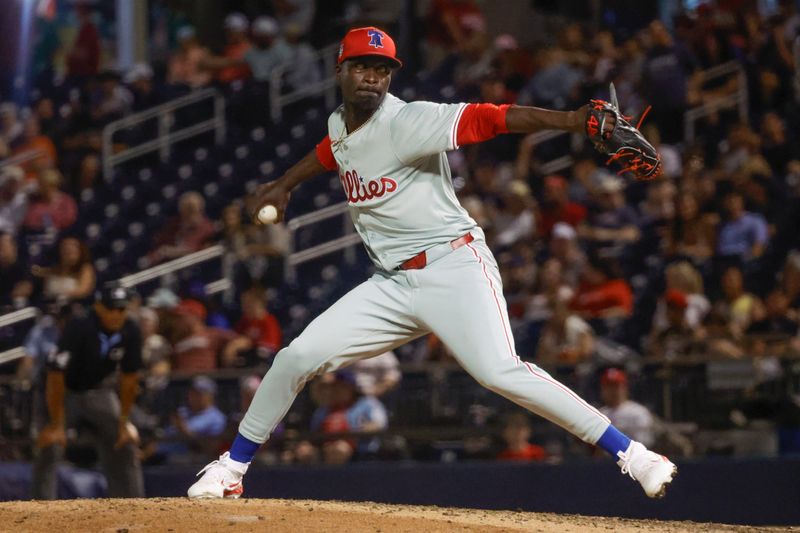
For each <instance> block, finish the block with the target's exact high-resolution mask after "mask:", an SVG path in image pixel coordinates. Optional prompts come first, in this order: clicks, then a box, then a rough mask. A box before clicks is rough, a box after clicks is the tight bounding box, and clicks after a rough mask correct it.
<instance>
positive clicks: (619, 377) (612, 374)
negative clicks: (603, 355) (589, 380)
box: [600, 368, 628, 385]
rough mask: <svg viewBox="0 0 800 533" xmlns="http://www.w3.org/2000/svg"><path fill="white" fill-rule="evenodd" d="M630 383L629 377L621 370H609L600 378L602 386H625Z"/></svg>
mask: <svg viewBox="0 0 800 533" xmlns="http://www.w3.org/2000/svg"><path fill="white" fill-rule="evenodd" d="M626 383H628V376H627V374H625V371H624V370H620V369H619V368H607V369H606V370H605V371H604V372H603V374H602V375H601V376H600V384H601V385H624V384H626Z"/></svg>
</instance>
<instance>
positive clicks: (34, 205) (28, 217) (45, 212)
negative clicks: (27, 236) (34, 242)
mask: <svg viewBox="0 0 800 533" xmlns="http://www.w3.org/2000/svg"><path fill="white" fill-rule="evenodd" d="M77 216H78V205H77V204H76V203H75V200H73V198H72V197H71V196H70V195H68V194H67V193H64V192H61V191H56V192H55V194H53V197H52V198H51V199H50V201H47V200H46V199H45V198H44V197H41V196H37V197H35V198H34V199H33V201H32V202H31V203H30V204H29V205H28V211H27V212H26V213H25V219H24V220H23V222H22V225H23V226H24V227H25V228H26V229H30V230H36V231H39V230H44V229H46V226H47V225H48V219H49V224H52V225H53V226H54V227H55V228H56V229H57V230H63V229H66V228H68V227H70V226H71V225H72V224H73V223H74V222H75V219H76V218H77Z"/></svg>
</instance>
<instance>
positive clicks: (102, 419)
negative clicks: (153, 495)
mask: <svg viewBox="0 0 800 533" xmlns="http://www.w3.org/2000/svg"><path fill="white" fill-rule="evenodd" d="M130 297H131V294H130V292H129V291H128V290H127V289H125V288H124V287H121V286H119V285H109V286H106V287H104V288H103V290H101V291H99V292H98V293H97V294H96V297H95V300H96V301H95V303H94V306H93V308H92V309H91V310H90V311H88V312H87V313H83V314H80V315H78V316H73V318H71V319H70V320H69V322H67V324H66V326H65V328H64V332H63V334H62V337H61V340H60V341H59V345H58V350H56V351H55V352H54V353H53V354H52V356H50V357H49V358H48V361H47V368H48V371H47V380H46V385H45V396H46V401H47V411H48V414H49V416H50V422H49V423H48V424H47V425H46V426H45V427H44V428H43V429H42V431H41V432H40V434H39V438H38V440H37V448H38V450H37V454H36V458H35V460H34V467H33V497H34V498H35V499H54V498H55V497H56V476H55V467H56V464H57V463H58V461H59V460H60V459H61V457H62V456H63V454H64V446H65V445H66V440H67V439H66V434H65V427H67V426H69V427H75V426H78V425H80V426H81V427H83V426H88V427H89V428H90V429H91V430H92V432H93V433H94V438H95V444H96V447H97V452H98V455H99V458H100V463H101V465H102V467H103V471H104V473H105V475H106V478H107V481H108V495H109V496H110V497H141V496H143V495H144V483H143V478H142V471H141V466H140V464H139V459H138V458H137V454H136V444H137V441H138V436H137V434H136V429H135V427H134V426H133V425H132V424H130V423H129V422H128V416H129V414H130V411H131V407H132V406H133V403H134V400H135V399H136V394H137V392H138V385H139V371H140V370H141V368H142V338H141V333H140V331H139V327H138V326H137V325H136V324H135V323H134V322H133V321H132V320H130V319H129V318H128V317H127V305H128V302H129V300H130ZM117 370H119V371H120V372H119V380H118V381H119V396H117V394H116V393H115V391H114V388H113V384H114V382H116V381H117Z"/></svg>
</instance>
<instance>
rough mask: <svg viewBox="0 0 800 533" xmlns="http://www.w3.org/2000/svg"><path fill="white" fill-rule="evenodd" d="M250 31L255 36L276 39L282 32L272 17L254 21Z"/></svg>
mask: <svg viewBox="0 0 800 533" xmlns="http://www.w3.org/2000/svg"><path fill="white" fill-rule="evenodd" d="M250 29H251V30H252V31H253V35H261V36H264V37H275V36H276V35H278V32H279V31H280V28H279V27H278V23H277V22H276V21H275V19H274V18H272V17H258V18H257V19H256V20H254V21H253V25H252V26H251V28H250Z"/></svg>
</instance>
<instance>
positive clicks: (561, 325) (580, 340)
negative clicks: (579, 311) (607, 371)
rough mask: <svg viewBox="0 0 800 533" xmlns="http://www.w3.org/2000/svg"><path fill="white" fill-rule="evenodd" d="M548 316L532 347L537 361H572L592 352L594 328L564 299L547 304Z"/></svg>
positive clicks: (554, 363)
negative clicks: (549, 308) (535, 343)
mask: <svg viewBox="0 0 800 533" xmlns="http://www.w3.org/2000/svg"><path fill="white" fill-rule="evenodd" d="M551 307H552V316H551V317H550V319H549V320H548V321H547V323H546V324H545V326H544V328H543V329H542V333H541V336H540V337H539V345H538V346H537V347H536V359H537V362H538V363H540V364H542V365H558V364H570V365H571V364H576V363H581V362H583V361H586V360H588V359H590V358H591V356H592V354H593V353H594V347H595V346H594V345H595V340H594V331H593V330H592V327H591V326H590V325H589V324H587V323H586V321H584V320H583V319H582V318H581V317H579V316H578V315H576V314H574V313H573V312H571V311H570V310H569V308H568V307H567V305H566V304H565V303H564V302H561V301H558V300H554V301H553V302H552V303H551Z"/></svg>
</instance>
